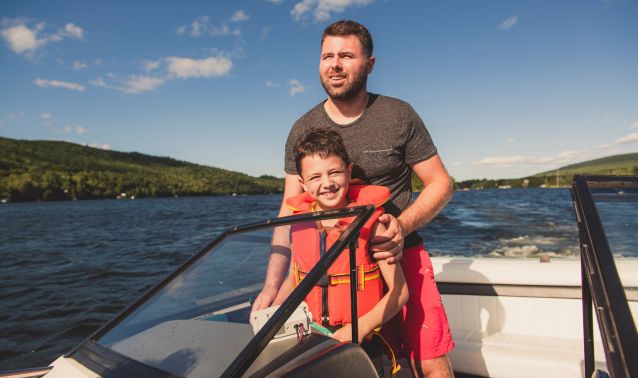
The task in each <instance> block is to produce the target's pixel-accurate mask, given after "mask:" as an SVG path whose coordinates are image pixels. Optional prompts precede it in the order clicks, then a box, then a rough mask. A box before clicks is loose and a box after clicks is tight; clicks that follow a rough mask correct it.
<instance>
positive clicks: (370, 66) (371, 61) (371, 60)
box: [367, 55, 377, 75]
mask: <svg viewBox="0 0 638 378" xmlns="http://www.w3.org/2000/svg"><path fill="white" fill-rule="evenodd" d="M376 61H377V58H375V57H374V55H373V56H371V57H369V58H368V63H367V64H368V75H370V74H371V73H372V70H373V69H374V63H375V62H376Z"/></svg>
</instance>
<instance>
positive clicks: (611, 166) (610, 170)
mask: <svg viewBox="0 0 638 378" xmlns="http://www.w3.org/2000/svg"><path fill="white" fill-rule="evenodd" d="M575 174H588V175H619V176H623V175H629V176H631V175H638V153H631V154H622V155H613V156H607V157H604V158H600V159H595V160H588V161H585V162H582V163H577V164H571V165H567V166H564V167H561V168H558V169H555V170H552V171H546V172H542V173H538V174H535V175H533V176H528V177H522V178H515V179H500V180H488V179H479V180H466V181H461V182H456V183H455V188H457V189H466V188H467V189H487V188H497V187H499V186H510V187H512V188H521V187H530V188H536V187H559V186H561V187H565V186H569V185H571V183H572V179H573V177H574V175H575Z"/></svg>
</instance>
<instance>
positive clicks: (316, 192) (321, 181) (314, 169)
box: [300, 155, 352, 210]
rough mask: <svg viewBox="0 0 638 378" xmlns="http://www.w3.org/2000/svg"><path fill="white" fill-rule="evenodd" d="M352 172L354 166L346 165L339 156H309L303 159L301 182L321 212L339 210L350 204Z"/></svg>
mask: <svg viewBox="0 0 638 378" xmlns="http://www.w3.org/2000/svg"><path fill="white" fill-rule="evenodd" d="M351 171H352V164H350V165H346V163H345V162H344V161H343V160H342V159H341V158H340V157H338V156H335V155H330V156H328V157H327V158H325V159H322V158H321V156H319V155H309V156H306V157H304V158H303V159H301V180H300V182H301V185H302V186H303V188H304V190H305V191H307V192H308V193H309V194H310V196H311V197H312V198H313V199H314V200H315V201H316V202H317V206H318V207H319V208H320V209H321V210H332V209H339V208H342V207H346V206H347V204H348V202H347V200H346V193H347V192H348V185H349V183H350V173H351Z"/></svg>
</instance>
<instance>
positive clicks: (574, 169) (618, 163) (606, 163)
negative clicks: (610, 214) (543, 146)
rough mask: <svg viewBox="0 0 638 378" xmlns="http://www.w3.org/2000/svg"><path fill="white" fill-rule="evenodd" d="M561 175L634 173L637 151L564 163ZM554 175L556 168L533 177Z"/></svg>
mask: <svg viewBox="0 0 638 378" xmlns="http://www.w3.org/2000/svg"><path fill="white" fill-rule="evenodd" d="M559 174H560V175H561V176H562V175H563V174H564V175H565V176H569V177H571V176H574V175H575V174H589V175H635V174H638V153H632V154H622V155H613V156H607V157H604V158H600V159H594V160H589V161H585V162H582V163H576V164H571V165H566V166H564V167H561V168H560V169H559ZM546 176H554V177H556V170H552V171H547V172H542V173H538V174H535V175H534V176H533V177H546Z"/></svg>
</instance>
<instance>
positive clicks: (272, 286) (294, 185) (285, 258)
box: [253, 174, 303, 311]
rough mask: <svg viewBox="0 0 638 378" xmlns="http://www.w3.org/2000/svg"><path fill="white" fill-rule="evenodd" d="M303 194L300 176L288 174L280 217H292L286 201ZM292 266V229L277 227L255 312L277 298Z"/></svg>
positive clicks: (256, 299)
mask: <svg viewBox="0 0 638 378" xmlns="http://www.w3.org/2000/svg"><path fill="white" fill-rule="evenodd" d="M301 192H303V187H302V186H301V184H300V183H299V176H297V175H290V174H286V176H285V178H284V195H283V198H282V200H281V207H280V208H279V217H284V216H287V215H291V214H292V211H290V209H289V208H288V206H286V200H287V199H288V198H289V197H292V196H295V195H297V194H299V193H301ZM289 265H290V227H284V226H281V227H276V228H275V229H274V231H273V235H272V243H271V250H270V258H269V260H268V268H267V270H266V279H265V282H264V288H263V289H262V290H261V292H260V293H259V295H258V296H257V298H255V302H253V311H256V310H260V309H262V308H266V307H269V306H270V305H271V304H272V302H273V301H274V300H275V298H276V297H277V293H278V292H279V288H280V287H281V285H282V283H283V281H284V278H285V277H286V271H287V269H288V267H289Z"/></svg>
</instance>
